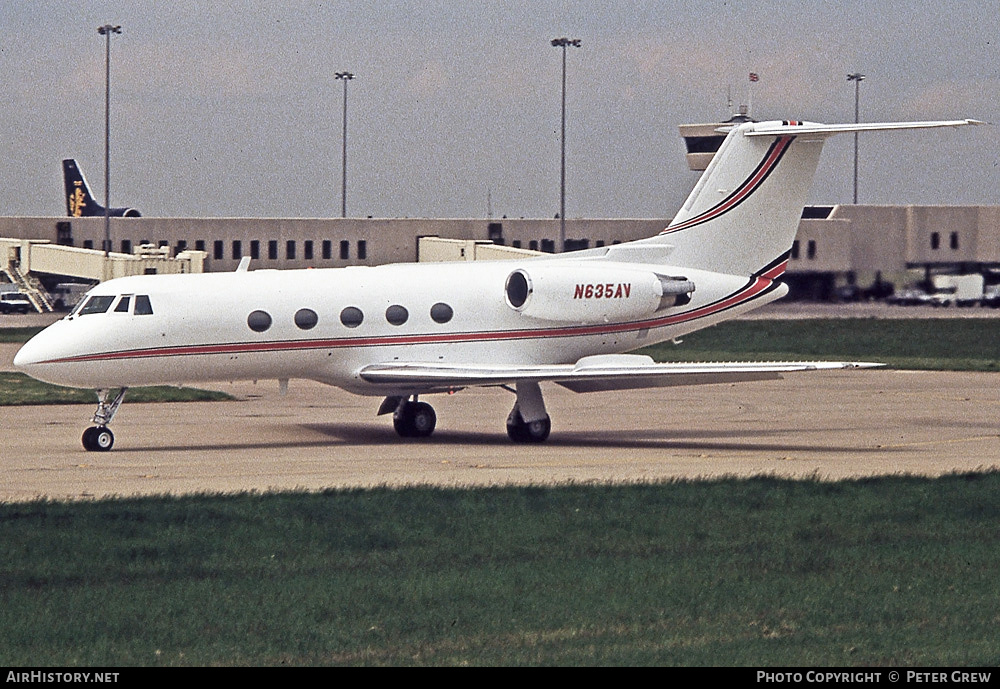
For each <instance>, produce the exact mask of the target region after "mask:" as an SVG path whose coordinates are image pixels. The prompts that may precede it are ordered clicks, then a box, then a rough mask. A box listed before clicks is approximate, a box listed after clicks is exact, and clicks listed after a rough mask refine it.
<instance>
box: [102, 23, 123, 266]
mask: <svg viewBox="0 0 1000 689" xmlns="http://www.w3.org/2000/svg"><path fill="white" fill-rule="evenodd" d="M121 32H122V27H121V26H112V25H111V24H105V25H104V26H99V27H97V33H99V34H101V35H102V36H104V39H105V41H104V46H105V47H104V256H105V258H107V255H108V252H109V251H111V34H113V33H121Z"/></svg>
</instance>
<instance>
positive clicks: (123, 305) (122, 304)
mask: <svg viewBox="0 0 1000 689" xmlns="http://www.w3.org/2000/svg"><path fill="white" fill-rule="evenodd" d="M131 301H132V298H131V297H130V296H129V295H127V294H126V295H125V296H124V297H122V298H121V299H119V300H118V305H117V306H115V313H128V307H129V302H131Z"/></svg>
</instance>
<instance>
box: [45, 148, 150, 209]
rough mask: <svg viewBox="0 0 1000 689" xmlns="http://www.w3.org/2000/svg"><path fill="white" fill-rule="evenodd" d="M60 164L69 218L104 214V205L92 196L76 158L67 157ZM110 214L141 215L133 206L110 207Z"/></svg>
mask: <svg viewBox="0 0 1000 689" xmlns="http://www.w3.org/2000/svg"><path fill="white" fill-rule="evenodd" d="M62 166H63V185H64V186H65V189H66V215H68V216H70V217H71V218H81V217H87V216H94V215H104V206H102V205H101V204H99V203H98V202H97V199H95V198H94V195H93V193H91V191H90V185H88V184H87V180H86V179H85V178H84V176H83V172H82V171H81V170H80V166H79V165H77V164H76V160H74V159H73V158H67V159H65V160H63V161H62ZM110 214H111V215H112V216H115V217H121V218H138V217H141V215H142V214H141V213H140V212H139V211H137V210H136V209H134V208H112V209H111V213H110Z"/></svg>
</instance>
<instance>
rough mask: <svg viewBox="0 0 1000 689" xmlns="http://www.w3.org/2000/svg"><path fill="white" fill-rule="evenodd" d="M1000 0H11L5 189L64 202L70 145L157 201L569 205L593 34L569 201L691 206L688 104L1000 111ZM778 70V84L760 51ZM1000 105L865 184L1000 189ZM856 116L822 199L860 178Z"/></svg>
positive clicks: (1, 59) (709, 112)
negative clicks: (685, 136) (562, 136)
mask: <svg viewBox="0 0 1000 689" xmlns="http://www.w3.org/2000/svg"><path fill="white" fill-rule="evenodd" d="M998 17H1000V12H998V6H997V2H996V0H964V1H963V0H958V1H955V2H941V0H906V1H897V0H870V1H869V0H838V1H836V2H832V1H827V0H794V1H787V2H786V1H778V0H770V1H758V2H751V1H744V0H727V1H725V2H723V1H721V0H708V1H705V2H690V1H683V2H682V1H675V0H661V1H658V2H657V1H652V0H650V1H644V0H639V1H632V2H629V1H616V2H612V1H605V0H588V1H573V0H524V1H509V2H499V1H490V0H479V1H478V2H468V1H466V0H433V1H432V0H408V1H405V2H403V1H395V0H379V1H372V0H365V1H364V2H361V1H356V0H344V1H341V2H326V1H321V0H299V1H289V2H279V1H275V0H271V1H257V0H254V1H247V2H238V1H236V0H213V1H211V2H205V1H202V0H172V1H169V2H168V1H165V0H162V1H159V2H153V1H143V0H130V1H128V2H113V1H111V0H74V1H72V2H70V1H55V0H37V1H36V0H24V1H21V0H16V1H12V0H8V1H5V2H2V3H0V32H2V34H0V74H2V75H3V77H2V79H3V81H2V94H0V132H2V149H0V150H2V151H3V161H2V164H0V215H53V216H55V215H61V214H64V212H65V204H64V201H63V198H62V178H61V174H62V173H61V166H60V160H61V159H63V158H71V157H72V158H76V159H77V160H78V161H79V163H80V165H81V167H82V169H83V171H84V173H85V174H86V175H87V177H88V181H89V182H90V184H91V187H92V188H93V189H94V191H95V193H96V194H97V195H98V198H101V199H103V194H104V189H103V186H104V181H103V180H104V150H103V146H104V47H105V44H104V38H103V37H102V36H100V35H98V33H97V27H98V26H100V25H102V24H105V23H112V24H120V25H121V26H122V27H123V28H122V30H123V33H122V34H121V35H116V36H114V37H113V39H112V42H111V43H112V45H111V81H112V99H111V110H112V114H111V201H112V205H129V206H134V207H136V208H138V209H140V210H141V211H142V213H143V214H144V215H147V216H157V217H160V216H163V217H172V216H176V217H193V216H238V217H255V216H264V217H337V216H339V215H340V204H341V171H340V170H341V117H342V106H343V101H342V98H343V90H342V89H343V86H342V84H343V82H340V81H337V80H335V79H334V74H335V73H336V72H338V71H344V70H347V71H351V72H354V73H355V75H356V77H355V78H354V80H352V81H350V82H349V84H348V119H349V122H348V173H347V182H348V198H347V211H348V215H351V216H362V217H363V216H369V215H372V216H375V217H480V218H481V217H486V216H487V214H491V215H492V217H496V218H499V217H502V216H508V217H553V216H554V215H555V214H556V213H557V212H558V210H559V118H560V75H561V54H560V52H561V51H560V50H559V49H557V48H553V47H552V46H551V45H550V43H549V41H550V40H551V39H552V38H556V37H559V36H567V37H570V38H579V39H581V40H582V47H580V48H570V49H568V50H569V52H568V55H567V57H568V97H567V108H568V124H567V200H566V212H567V216H568V217H598V218H625V217H663V218H669V217H670V216H672V215H673V213H674V212H675V210H676V208H677V206H678V205H679V204H680V203H681V202H682V201H683V199H684V197H685V196H686V194H687V193H688V191H690V189H691V187H692V186H693V185H694V183H695V181H696V178H697V175H696V173H693V172H690V171H689V170H688V169H687V167H686V164H685V161H684V147H683V142H682V140H681V139H680V137H679V135H678V133H677V126H678V125H679V124H683V123H694V122H712V121H720V120H723V119H726V118H727V117H728V116H729V115H730V108H729V105H728V104H727V94H728V93H731V94H732V98H733V100H734V101H735V105H737V106H738V105H739V104H740V103H749V104H750V105H751V115H752V116H753V117H755V118H756V119H806V120H814V121H822V122H850V121H853V119H854V87H853V85H852V84H849V83H848V81H847V78H846V75H847V74H848V73H849V72H863V73H864V74H866V75H867V79H866V80H865V81H864V82H863V83H862V84H861V119H862V120H864V121H887V120H908V119H953V118H963V117H972V118H977V119H982V120H994V119H997V118H995V116H994V111H995V110H996V108H997V106H998V103H1000V46H998V42H1000V18H998ZM750 72H755V73H757V74H759V75H760V80H759V81H758V82H757V83H756V84H754V85H753V87H752V92H751V87H750V84H749V82H748V74H749V73H750ZM998 135H1000V130H998V128H997V125H991V126H986V127H976V128H964V129H959V130H950V129H949V130H940V131H932V132H906V133H902V132H901V133H888V134H881V135H875V134H867V135H862V137H861V162H860V166H861V173H860V201H861V202H862V203H879V204H885V203H927V204H989V205H996V204H1000V146H998V144H997V136H998ZM852 151H853V140H852V138H851V137H850V136H849V135H847V136H841V137H836V138H834V139H833V140H831V141H830V142H829V143H828V144H827V146H826V149H825V150H824V153H823V160H822V162H821V165H820V171H819V175H818V177H817V179H816V181H815V183H814V184H813V190H812V194H811V201H812V202H814V203H842V202H849V201H850V200H851V189H852Z"/></svg>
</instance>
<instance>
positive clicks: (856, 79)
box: [847, 72, 865, 205]
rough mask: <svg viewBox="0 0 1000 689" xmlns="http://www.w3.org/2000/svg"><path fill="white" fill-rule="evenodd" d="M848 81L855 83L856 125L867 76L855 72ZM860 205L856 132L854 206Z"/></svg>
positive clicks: (849, 76) (856, 139)
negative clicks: (861, 93) (861, 92)
mask: <svg viewBox="0 0 1000 689" xmlns="http://www.w3.org/2000/svg"><path fill="white" fill-rule="evenodd" d="M847 80H848V81H853V82H854V124H857V123H858V122H859V119H858V113H859V111H858V103H859V98H860V89H859V87H860V86H861V82H862V81H864V80H865V75H864V74H862V73H861V72H854V73H853V74H848V75H847ZM857 203H858V133H857V132H854V204H855V205H857Z"/></svg>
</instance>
